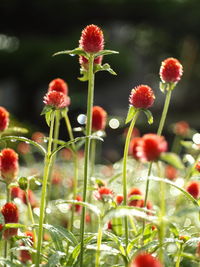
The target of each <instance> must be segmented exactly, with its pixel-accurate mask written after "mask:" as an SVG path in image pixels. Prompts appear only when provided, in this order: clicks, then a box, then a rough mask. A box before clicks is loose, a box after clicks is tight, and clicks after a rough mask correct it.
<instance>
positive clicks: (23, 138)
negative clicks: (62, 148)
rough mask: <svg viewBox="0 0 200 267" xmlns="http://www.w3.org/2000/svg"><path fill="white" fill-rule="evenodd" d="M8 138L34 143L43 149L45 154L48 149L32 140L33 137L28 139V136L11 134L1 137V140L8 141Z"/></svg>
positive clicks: (14, 140)
mask: <svg viewBox="0 0 200 267" xmlns="http://www.w3.org/2000/svg"><path fill="white" fill-rule="evenodd" d="M7 140H9V141H11V142H16V141H22V142H27V143H30V144H31V145H34V146H35V147H37V148H39V150H40V151H42V153H43V154H44V155H45V154H46V149H45V148H44V147H43V146H41V145H40V144H38V143H37V142H35V141H33V140H31V139H28V138H26V137H23V136H14V135H11V136H4V137H1V139H0V141H7Z"/></svg>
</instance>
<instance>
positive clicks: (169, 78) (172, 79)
mask: <svg viewBox="0 0 200 267" xmlns="http://www.w3.org/2000/svg"><path fill="white" fill-rule="evenodd" d="M182 73H183V68H182V65H181V64H180V62H179V61H178V60H177V59H175V58H167V59H166V60H164V61H163V62H162V64H161V68H160V78H161V80H162V82H161V83H160V90H161V91H162V92H163V93H165V91H167V94H166V98H165V104H164V108H163V112H162V116H161V119H160V123H159V126H158V130H157V135H159V136H160V135H161V134H162V131H163V128H164V124H165V120H166V117H167V112H168V108H169V104H170V99H171V94H172V90H173V89H174V88H175V86H176V84H177V82H178V81H179V80H180V79H181V76H182ZM152 165H153V161H151V162H150V163H149V170H148V176H147V181H146V190H145V204H144V206H145V207H146V205H147V200H148V193H149V183H150V182H149V177H150V175H151V171H152ZM162 183H163V182H161V185H160V186H161V211H160V228H161V229H160V235H159V237H160V245H161V249H160V259H161V260H162V261H163V251H162V244H163V240H164V235H165V229H164V228H165V226H164V222H163V219H162V218H163V217H164V216H165V200H164V198H165V186H164V185H163V184H162ZM144 223H145V221H143V230H144Z"/></svg>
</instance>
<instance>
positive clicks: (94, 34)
mask: <svg viewBox="0 0 200 267" xmlns="http://www.w3.org/2000/svg"><path fill="white" fill-rule="evenodd" d="M79 45H80V47H81V48H82V49H83V50H84V51H85V52H87V53H97V52H100V51H101V50H103V48H104V36H103V32H102V30H101V29H100V28H99V27H98V26H96V25H93V24H91V25H88V26H87V27H85V28H84V29H83V31H82V34H81V38H80V41H79Z"/></svg>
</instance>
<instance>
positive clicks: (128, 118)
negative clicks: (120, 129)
mask: <svg viewBox="0 0 200 267" xmlns="http://www.w3.org/2000/svg"><path fill="white" fill-rule="evenodd" d="M136 112H137V109H136V108H135V107H134V106H129V110H128V114H127V116H126V121H125V124H127V123H129V122H130V121H131V120H132V119H133V117H134V116H135V113H136Z"/></svg>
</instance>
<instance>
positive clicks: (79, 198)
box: [75, 196, 83, 212]
mask: <svg viewBox="0 0 200 267" xmlns="http://www.w3.org/2000/svg"><path fill="white" fill-rule="evenodd" d="M76 200H77V201H83V200H82V197H81V196H76ZM81 209H82V206H81V205H78V204H76V205H75V211H76V212H80V211H81Z"/></svg>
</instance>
